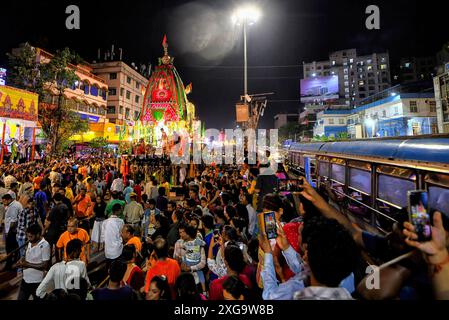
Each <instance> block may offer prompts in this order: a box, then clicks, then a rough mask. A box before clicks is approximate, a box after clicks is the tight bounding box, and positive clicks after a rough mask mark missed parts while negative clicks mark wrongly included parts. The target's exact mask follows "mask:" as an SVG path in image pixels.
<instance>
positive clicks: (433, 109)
mask: <svg viewBox="0 0 449 320" xmlns="http://www.w3.org/2000/svg"><path fill="white" fill-rule="evenodd" d="M429 106H430V112H437V107H436V102H435V101H430V102H429Z"/></svg>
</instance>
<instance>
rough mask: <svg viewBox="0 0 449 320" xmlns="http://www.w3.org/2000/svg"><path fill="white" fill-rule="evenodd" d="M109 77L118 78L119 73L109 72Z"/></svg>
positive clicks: (111, 78)
mask: <svg viewBox="0 0 449 320" xmlns="http://www.w3.org/2000/svg"><path fill="white" fill-rule="evenodd" d="M109 79H110V80H115V79H117V73H116V72H112V73H110V74H109Z"/></svg>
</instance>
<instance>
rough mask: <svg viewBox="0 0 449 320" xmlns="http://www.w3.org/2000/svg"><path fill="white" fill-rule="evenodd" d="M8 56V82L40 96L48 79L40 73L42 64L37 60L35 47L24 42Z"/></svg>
mask: <svg viewBox="0 0 449 320" xmlns="http://www.w3.org/2000/svg"><path fill="white" fill-rule="evenodd" d="M7 56H8V60H9V62H8V64H9V68H8V83H10V84H12V85H13V86H14V87H16V88H19V89H24V90H28V91H31V92H34V93H37V94H38V95H39V96H42V94H43V93H44V84H45V82H46V81H48V79H44V78H43V77H42V75H41V67H42V65H41V64H40V63H39V62H38V61H37V57H36V49H35V48H34V47H32V46H31V45H30V44H29V43H25V44H24V45H23V46H22V47H21V48H20V49H19V50H18V51H17V52H15V53H14V54H11V53H7Z"/></svg>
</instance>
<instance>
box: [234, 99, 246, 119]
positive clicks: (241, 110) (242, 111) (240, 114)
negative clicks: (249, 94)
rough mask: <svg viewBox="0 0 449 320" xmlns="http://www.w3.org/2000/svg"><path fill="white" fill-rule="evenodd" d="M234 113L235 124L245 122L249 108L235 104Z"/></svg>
mask: <svg viewBox="0 0 449 320" xmlns="http://www.w3.org/2000/svg"><path fill="white" fill-rule="evenodd" d="M235 112H236V114H237V122H247V121H248V120H249V108H248V105H247V104H246V105H245V104H243V103H238V104H236V105H235Z"/></svg>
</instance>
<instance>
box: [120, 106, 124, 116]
mask: <svg viewBox="0 0 449 320" xmlns="http://www.w3.org/2000/svg"><path fill="white" fill-rule="evenodd" d="M119 113H120V114H123V106H120V108H119Z"/></svg>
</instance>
